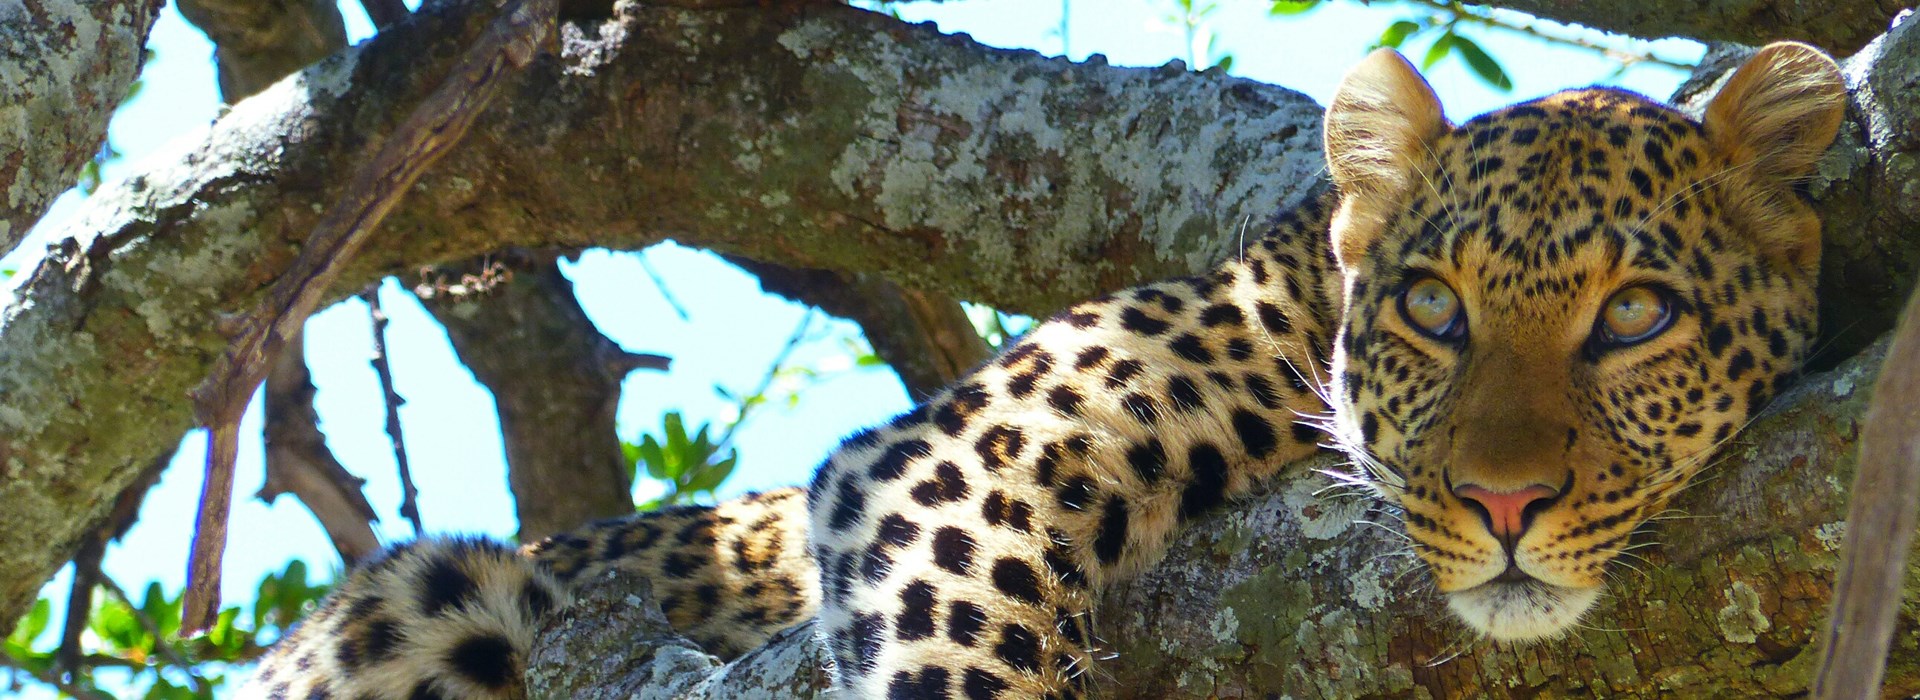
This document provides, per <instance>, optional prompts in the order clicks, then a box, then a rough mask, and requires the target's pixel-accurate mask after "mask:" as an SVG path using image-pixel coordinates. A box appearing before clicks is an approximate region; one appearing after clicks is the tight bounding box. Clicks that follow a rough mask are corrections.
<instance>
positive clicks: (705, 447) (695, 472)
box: [620, 411, 740, 511]
mask: <svg viewBox="0 0 1920 700" xmlns="http://www.w3.org/2000/svg"><path fill="white" fill-rule="evenodd" d="M712 427H713V426H712V424H710V423H706V424H702V425H701V426H700V429H699V430H697V431H695V432H694V433H693V434H692V435H688V434H687V427H686V421H685V419H684V418H683V417H682V416H681V415H680V412H679V411H672V412H669V413H667V415H666V416H665V418H664V420H663V425H662V426H661V429H660V433H659V434H658V436H656V435H652V434H648V435H642V436H640V442H639V443H638V444H635V443H631V442H622V443H620V449H621V451H622V452H624V453H625V454H626V457H627V463H628V476H629V477H638V476H639V472H640V469H641V468H642V467H644V468H645V470H646V475H647V476H648V477H649V478H652V479H657V480H659V481H664V482H666V484H667V492H666V493H664V494H662V495H661V496H660V497H659V498H655V499H653V500H651V501H647V502H645V503H642V504H640V505H639V506H638V509H639V510H643V511H645V510H654V509H657V508H661V507H664V506H670V505H675V504H679V503H686V502H689V501H692V500H693V499H694V498H695V497H697V496H701V495H706V496H709V497H711V496H712V495H713V490H714V489H716V488H719V487H720V484H721V483H722V482H724V481H726V480H727V477H728V476H729V475H731V474H733V468H734V466H735V465H737V464H739V462H740V455H739V454H738V453H737V451H735V450H734V449H732V448H731V447H729V446H727V445H723V444H718V443H715V442H714V441H713V440H712V439H710V438H709V437H708V433H709V432H710V429H711V428H712Z"/></svg>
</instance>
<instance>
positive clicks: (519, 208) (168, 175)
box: [0, 4, 1321, 621]
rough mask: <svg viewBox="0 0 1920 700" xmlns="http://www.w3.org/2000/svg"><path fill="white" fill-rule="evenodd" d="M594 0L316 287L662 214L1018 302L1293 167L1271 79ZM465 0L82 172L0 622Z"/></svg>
mask: <svg viewBox="0 0 1920 700" xmlns="http://www.w3.org/2000/svg"><path fill="white" fill-rule="evenodd" d="M622 8H623V10H622V11H623V12H624V14H623V15H622V16H620V17H619V18H616V19H614V20H611V21H608V22H604V23H599V24H590V25H569V26H568V27H566V29H565V31H564V32H563V38H562V41H561V42H560V44H561V45H560V47H559V53H558V55H554V56H549V57H546V58H543V59H541V60H539V61H537V62H536V63H535V65H533V66H530V67H529V70H527V71H524V72H523V73H522V74H521V76H520V77H519V78H518V79H517V82H515V83H514V84H513V85H512V86H510V87H509V89H508V93H507V94H505V95H503V99H502V100H500V101H499V102H498V103H496V106H495V107H494V108H493V110H492V111H491V113H490V114H488V115H487V116H486V117H484V118H483V120H482V121H481V122H480V123H479V124H478V125H476V126H475V127H474V128H473V130H472V131H471V132H470V133H469V136H468V137H467V139H466V141H465V142H464V143H463V144H462V148H461V149H460V150H459V151H458V152H456V153H454V154H453V155H450V156H449V157H447V158H446V159H445V160H443V161H442V162H441V163H440V164H438V165H437V166H436V169H435V171H434V172H433V173H432V174H430V175H428V176H427V177H426V178H425V179H424V180H422V181H421V183H420V185H419V186H417V187H416V188H414V190H413V192H411V193H410V194H409V196H408V199H407V201H406V202H405V203H404V204H403V206H402V207H401V208H400V209H398V210H397V211H396V212H395V213H394V214H393V215H392V216H390V217H389V218H388V219H387V225H386V226H385V230H384V232H383V233H382V234H380V237H379V238H378V239H377V240H376V242H375V243H374V244H373V245H371V246H369V247H368V248H367V249H366V250H365V251H363V252H362V253H361V255H360V257H359V258H358V260H357V261H356V262H355V263H354V264H353V265H352V268H351V269H350V270H349V271H348V273H347V274H346V275H345V276H344V278H343V279H342V281H341V286H340V291H341V292H342V293H346V292H350V291H354V290H358V289H362V288H364V287H365V285H366V284H368V283H369V282H371V281H372V280H375V279H377V278H379V277H380V276H382V275H385V274H394V273H404V272H408V271H412V270H415V269H418V267H419V266H420V265H422V264H431V263H439V262H448V261H462V260H468V259H472V258H474V257H477V256H479V255H481V254H483V253H487V252H490V251H494V250H500V249H503V248H506V247H509V246H517V247H523V248H546V247H559V248H577V247H586V246H605V247H610V248H615V249H629V250H631V249H638V248H641V247H644V246H647V245H650V244H652V243H655V242H658V241H661V240H664V239H667V238H675V239H678V240H681V241H683V242H686V243H689V244H694V245H703V246H708V247H712V248H715V249H718V250H723V251H726V252H730V253H736V254H740V255H745V256H748V257H755V258H760V259H766V260H776V261H780V262H782V263H784V264H789V265H793V266H798V267H814V268H826V269H838V270H848V271H864V272H873V273H878V274H885V275H889V276H893V277H895V278H904V277H909V276H911V277H912V279H913V281H914V284H913V286H914V287H915V288H918V289H925V290H929V291H939V292H946V293H951V294H953V295H954V296H956V297H959V298H963V299H972V300H979V301H983V302H988V303H992V304H995V305H998V306H1000V307H1002V308H1007V309H1010V310H1015V311H1024V312H1029V313H1045V312H1047V311H1048V310H1050V309H1052V308H1054V307H1056V306H1058V305H1060V304H1063V303H1065V302H1067V301H1069V300H1073V299H1079V298H1084V297H1087V296H1091V295H1094V294H1098V293H1100V292H1103V291H1106V290H1110V289H1113V288H1117V287H1121V286H1125V285H1128V284H1131V283H1135V282H1138V281H1141V280H1145V279H1150V278H1157V277H1166V276H1171V275H1178V274H1185V273H1187V272H1190V271H1193V270H1196V269H1198V268H1200V267H1202V266H1204V265H1205V264H1207V263H1208V262H1209V261H1211V260H1213V259H1216V258H1218V257H1220V256H1222V255H1224V254H1226V252H1227V251H1228V250H1229V249H1230V246H1231V245H1232V244H1233V242H1234V241H1235V240H1237V238H1236V237H1235V236H1234V235H1233V234H1234V232H1236V231H1238V230H1239V229H1240V228H1241V227H1242V226H1243V225H1245V226H1250V227H1252V228H1255V229H1257V228H1258V227H1259V226H1260V222H1261V220H1263V219H1264V218H1265V217H1266V216H1268V215H1269V214H1270V213H1272V212H1273V211H1275V210H1277V209H1280V208H1283V207H1286V206H1289V205H1291V204H1292V203H1294V202H1297V201H1299V200H1301V199H1303V198H1304V197H1306V196H1308V195H1309V193H1310V192H1311V191H1312V190H1314V189H1315V188H1316V187H1317V183H1316V181H1315V179H1314V178H1315V176H1316V175H1317V173H1318V172H1319V170H1320V168H1321V165H1320V161H1319V155H1318V151H1317V142H1318V126H1317V117H1318V108H1317V107H1316V106H1314V105H1313V103H1312V102H1311V101H1309V100H1307V99H1306V98H1304V97H1301V96H1300V95H1298V94H1296V93H1293V92H1290V91H1287V90H1284V89H1280V88H1276V87H1272V86H1267V85H1261V84H1258V83H1254V82H1251V81H1245V80H1239V79H1234V78H1228V77H1225V76H1222V75H1220V74H1217V73H1207V74H1195V73H1190V72H1187V71H1184V70H1182V69H1180V68H1179V67H1178V66H1172V67H1169V68H1165V69H1148V70H1139V69H1118V68H1111V67H1107V66H1102V65H1089V64H1074V63H1070V62H1067V61H1063V60H1050V59H1046V58H1043V57H1041V56H1039V55H1037V54H1033V53H1031V52H1023V51H1000V50H995V49H989V48H985V47H982V46H979V45H978V44H975V43H973V42H971V41H968V40H966V39H964V38H956V37H949V36H944V35H941V34H939V33H938V32H936V31H934V30H933V29H932V28H931V27H915V26H909V25H905V24H902V23H900V22H898V21H895V20H892V19H890V18H887V17H885V16H882V15H875V14H871V13H866V12H861V11H858V10H853V9H851V8H844V7H833V6H812V7H807V8H802V9H795V10H763V9H758V8H747V9H735V10H679V9H671V8H657V7H646V8H642V7H638V6H627V5H623V6H622ZM490 12H491V8H490V7H486V6H484V4H473V5H466V4H445V5H429V6H428V7H427V8H425V9H424V10H423V11H422V12H421V13H420V14H419V15H417V16H416V18H415V19H414V20H413V21H410V22H408V23H406V24H403V25H399V26H396V27H394V28H393V29H392V30H390V31H389V32H383V33H382V34H380V35H379V36H378V37H377V38H375V39H374V40H373V41H371V42H370V43H368V44H363V45H361V46H358V47H355V48H352V49H349V50H348V51H347V52H345V53H343V54H340V55H337V56H335V57H332V58H330V59H327V60H325V61H322V62H320V63H319V64H317V65H315V66H313V67H311V68H309V69H307V70H306V71H304V72H302V73H300V74H298V75H296V76H294V77H292V78H290V79H288V80H285V81H282V82H280V83H278V84H276V85H274V86H273V87H271V88H269V89H267V90H266V91H264V92H262V93H261V94H259V95H257V96H255V97H253V98H250V99H248V100H246V101H244V102H242V103H240V104H238V105H235V106H234V108H233V109H232V110H231V111H230V112H229V113H228V114H227V115H226V116H225V117H224V118H222V119H221V120H220V122H218V123H217V124H215V125H214V126H213V128H212V129H211V131H210V132H209V133H207V134H205V135H204V136H202V137H199V138H198V139H197V140H190V141H188V142H185V143H181V144H178V146H177V148H178V150H177V151H176V152H175V157H173V158H171V159H163V160H162V161H160V162H162V164H161V165H159V166H157V167H155V168H154V169H153V170H150V171H148V172H145V173H141V174H138V175H135V176H133V177H131V178H129V179H127V180H125V181H123V182H120V183H116V184H113V185H110V186H108V187H106V188H104V189H103V190H102V191H101V192H100V193H98V194H96V195H95V196H94V197H92V198H91V199H89V200H88V202H87V204H86V207H85V210H84V211H83V212H82V213H81V214H80V215H79V216H78V217H76V221H77V223H75V224H73V225H72V228H71V229H70V230H69V233H70V234H72V235H74V236H75V241H74V242H72V243H69V244H67V245H66V246H64V247H63V248H62V249H61V250H58V251H56V252H55V253H54V254H53V255H51V256H49V257H48V258H47V260H46V261H45V263H43V264H42V265H41V266H40V267H39V268H38V269H36V270H34V271H32V272H31V273H28V274H29V278H28V280H27V281H26V282H25V284H24V285H23V286H22V288H21V291H20V294H19V296H18V301H17V302H16V303H15V304H14V305H13V306H12V307H11V308H9V309H6V310H5V312H4V323H5V331H4V333H0V502H4V503H6V504H7V507H6V508H4V509H0V620H7V621H10V620H13V619H15V618H16V617H17V616H18V615H19V614H20V612H21V611H23V610H24V609H25V606H26V604H27V603H28V602H29V601H31V599H32V597H33V594H34V592H35V591H36V590H38V588H39V585H40V583H41V582H42V581H45V580H46V579H47V577H49V576H51V575H52V574H53V572H54V571H55V570H56V569H57V568H58V567H59V566H60V564H61V563H62V562H64V561H65V560H66V559H67V557H68V556H69V555H70V554H71V552H72V550H73V547H74V544H75V543H76V542H77V539H76V538H77V537H78V536H79V533H81V532H83V531H85V530H86V529H87V527H88V524H89V523H90V522H93V521H95V520H97V519H98V518H99V517H101V515H102V514H103V513H104V509H105V508H106V504H110V503H112V502H113V499H114V496H115V495H117V494H118V493H119V492H120V491H121V490H123V489H124V488H126V487H127V485H128V484H130V483H132V479H133V477H134V476H135V475H137V474H138V473H139V471H140V469H141V467H143V466H144V465H145V464H146V463H147V461H148V460H149V459H150V457H151V455H152V454H153V453H154V452H156V451H157V449H158V447H157V446H160V445H165V444H169V443H171V442H173V441H175V440H177V439H179V436H180V435H181V434H182V433H184V432H185V431H186V429H187V428H188V427H189V425H190V418H189V416H190V411H189V407H188V403H187V400H186V390H187V389H188V388H189V387H191V386H193V385H194V384H195V383H197V382H198V381H199V380H200V378H201V375H202V373H204V372H205V371H206V368H207V366H208V362H209V360H210V359H211V358H212V357H213V356H214V353H216V352H218V351H219V349H220V348H221V347H222V346H223V344H224V342H225V341H224V339H223V338H222V337H221V336H220V335H219V334H218V333H217V331H216V330H215V328H216V327H217V325H218V324H217V320H218V319H219V317H220V316H221V315H222V314H225V313H230V312H235V311H239V310H243V309H247V308H250V307H251V305H252V303H253V301H254V299H255V295H257V294H258V293H259V292H260V290H261V289H263V288H264V286H265V285H266V284H267V282H268V281H270V280H271V279H272V278H273V277H274V276H275V275H276V274H278V273H279V271H280V270H281V269H282V268H283V267H284V266H285V265H286V264H287V263H288V261H289V260H290V259H291V258H292V255H293V252H294V250H295V248H296V246H298V245H299V242H300V241H301V240H303V239H304V238H305V236H306V234H307V232H308V231H309V230H310V229H311V227H312V226H313V224H314V222H315V221H316V220H317V219H318V217H319V215H320V212H321V211H322V210H323V209H324V208H325V207H326V206H327V205H328V204H329V203H331V202H332V201H333V199H334V197H335V196H336V195H337V193H338V191H339V187H340V186H341V183H344V182H346V181H347V180H348V179H349V178H348V174H349V173H351V172H352V171H353V169H354V168H356V167H357V166H358V165H359V164H360V163H361V162H362V161H363V160H364V159H365V158H366V157H367V154H369V153H371V152H372V150H373V149H374V148H375V147H377V146H378V142H379V140H380V139H381V138H382V137H383V136H384V135H385V134H386V133H388V132H389V131H390V130H391V129H392V128H393V126H394V124H395V122H397V121H398V120H399V119H400V118H401V117H402V116H404V115H405V114H406V112H407V110H409V109H411V107H412V106H413V104H414V103H415V102H416V101H417V100H418V99H419V98H420V96H422V95H424V94H425V93H426V92H427V91H428V90H429V89H431V88H432V87H433V86H435V85H437V84H438V81H439V80H440V79H441V78H442V76H443V75H444V73H445V71H446V70H447V69H448V68H449V66H450V65H451V62H452V60H453V57H454V56H456V55H457V53H458V50H459V49H460V48H461V47H463V46H465V45H466V44H467V43H468V42H469V41H471V37H472V36H473V35H474V34H475V33H476V32H477V31H478V30H479V28H480V27H481V26H483V25H484V23H485V22H486V21H487V20H488V19H489V18H490V14H489V13H490ZM234 546H247V544H246V542H244V541H236V542H235V543H234Z"/></svg>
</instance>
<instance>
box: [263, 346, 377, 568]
mask: <svg viewBox="0 0 1920 700" xmlns="http://www.w3.org/2000/svg"><path fill="white" fill-rule="evenodd" d="M301 346H302V343H301V339H300V338H299V337H295V338H294V339H293V340H292V341H291V342H289V343H288V344H287V348H286V354H284V355H281V356H280V360H279V361H278V362H275V363H274V366H273V371H272V372H270V373H268V374H267V405H266V414H267V425H266V430H265V432H266V438H267V460H266V462H267V467H266V468H267V478H266V482H265V483H264V484H261V486H260V491H259V493H257V494H254V495H255V497H256V498H259V499H260V500H262V501H265V502H268V503H272V502H273V501H274V499H275V498H278V497H279V496H280V494H283V493H291V494H293V495H294V497H295V498H298V499H299V500H300V504H301V505H304V506H306V507H307V510H308V511H310V512H312V513H313V517H314V519H315V520H318V521H320V527H321V528H322V529H324V530H326V532H327V538H328V539H330V540H332V541H333V549H334V551H336V552H339V553H340V558H341V559H342V560H344V561H346V562H347V563H348V564H352V563H353V562H356V561H359V560H361V559H364V558H366V557H367V556H369V555H371V554H373V553H374V552H376V551H378V550H379V549H380V540H379V538H378V537H376V536H375V535H374V534H373V523H374V521H377V520H379V519H380V517H379V516H378V515H377V514H375V513H374V510H373V505H372V504H370V503H368V502H367V497H366V494H364V493H361V491H360V487H361V485H363V484H365V483H366V481H365V480H364V479H360V478H358V477H355V476H354V475H353V474H352V473H351V472H348V471H347V468H346V467H345V466H343V465H341V464H340V460H338V459H336V458H334V456H333V451H332V450H329V449H327V439H326V436H325V435H323V434H321V432H320V427H319V422H320V417H319V415H318V414H316V413H315V412H314V408H313V395H314V386H313V378H312V375H311V374H310V373H308V371H307V358H306V351H305V348H303V347H301Z"/></svg>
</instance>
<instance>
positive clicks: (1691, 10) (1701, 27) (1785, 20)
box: [1474, 0, 1912, 56]
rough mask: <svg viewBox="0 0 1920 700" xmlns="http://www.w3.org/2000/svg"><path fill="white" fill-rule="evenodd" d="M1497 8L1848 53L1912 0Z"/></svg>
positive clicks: (1575, 1) (1508, 4)
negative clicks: (1801, 44) (1790, 41)
mask: <svg viewBox="0 0 1920 700" xmlns="http://www.w3.org/2000/svg"><path fill="white" fill-rule="evenodd" d="M1474 4H1492V5H1496V6H1498V7H1503V8H1506V9H1509V10H1519V11H1521V12H1525V13H1527V14H1530V15H1535V16H1539V17H1545V18H1547V19H1551V20H1554V21H1557V22H1570V23H1578V24H1584V25H1587V26H1589V27H1593V28H1595V29H1604V30H1606V31H1610V32H1619V33H1621V34H1631V35H1633V36H1640V37H1647V38H1650V39H1657V38H1660V37H1669V36H1683V37H1690V38H1694V39H1706V40H1716V41H1732V42H1736V43H1741V44H1754V45H1759V44H1765V43H1767V42H1769V41H1779V40H1782V39H1794V40H1798V41H1804V42H1807V43H1810V44H1814V45H1816V46H1820V47H1822V48H1825V49H1827V50H1828V51H1832V52H1834V53H1836V54H1839V55H1842V56H1844V55H1847V54H1851V53H1853V52H1854V51H1855V50H1857V49H1859V48H1860V47H1861V46H1864V45H1865V44H1866V43H1867V42H1868V41H1869V40H1871V39H1873V38H1874V37H1875V36H1879V34H1880V32H1882V31H1885V30H1886V26H1887V23H1888V22H1891V21H1892V20H1893V16H1894V15H1896V14H1898V13H1899V12H1900V11H1901V10H1903V9H1906V8H1908V7H1911V6H1912V2H1910V0H1818V1H1816V2H1807V1H1806V0H1613V1H1612V2H1581V1H1579V0H1500V1H1499V2H1495V3H1474Z"/></svg>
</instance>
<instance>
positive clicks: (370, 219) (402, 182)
mask: <svg viewBox="0 0 1920 700" xmlns="http://www.w3.org/2000/svg"><path fill="white" fill-rule="evenodd" d="M558 7H559V2H558V0H512V2H510V3H509V4H508V5H507V6H506V7H505V8H504V9H503V10H502V11H501V15H500V17H499V18H498V19H496V20H494V22H493V24H492V25H490V26H488V27H487V30H486V32H485V33H484V34H482V35H481V36H480V39H479V40H478V41H477V42H475V44H474V45H473V47H472V48H469V49H468V50H467V53H466V55H465V56H464V57H463V58H461V60H460V64H459V65H458V66H455V68H454V70H453V72H452V73H451V74H449V75H448V76H447V79H446V80H445V81H444V82H442V83H441V84H440V87H439V88H437V89H435V90H434V92H433V94H432V95H429V96H428V97H427V99H426V100H425V101H423V102H421V103H420V106H419V107H417V108H415V109H414V110H413V113H412V114H410V115H408V116H407V120H406V122H405V123H402V124H401V125H400V127H399V128H397V129H395V130H394V132H393V134H392V136H390V137H389V138H388V139H387V142H386V144H385V145H384V146H382V147H381V149H380V153H379V154H378V155H376V156H374V159H373V160H372V161H371V162H369V163H368V164H367V165H366V166H364V167H362V168H361V169H360V171H359V172H358V173H356V174H355V175H354V178H353V182H351V183H349V184H348V185H347V189H346V192H345V193H344V194H343V195H342V196H341V198H340V201H338V202H335V203H334V205H333V206H332V207H331V208H329V209H328V210H327V214H326V216H325V217H324V218H322V219H321V220H320V224H319V225H318V226H315V227H314V230H313V234H312V235H311V236H310V237H309V238H308V239H307V244H306V245H305V246H303V247H302V248H301V250H300V255H299V256H298V257H296V258H295V259H294V261H293V265H292V266H291V267H289V268H288V269H287V272H286V273H285V274H283V275H281V277H280V279H279V280H277V281H275V282H274V285H273V287H272V288H270V289H268V290H267V296H266V298H265V299H264V300H262V301H261V303H260V306H258V307H257V308H255V309H254V310H253V311H252V312H251V313H249V314H247V315H245V316H240V317H230V318H228V319H226V320H224V321H223V322H222V324H221V326H222V328H221V330H223V331H225V332H226V333H227V334H228V335H229V336H230V337H231V338H232V339H233V340H232V343H231V344H230V345H228V347H227V350H226V352H224V353H222V354H221V355H220V357H219V358H217V359H215V360H214V363H213V368H212V369H211V370H210V371H208V373H207V379H206V380H205V381H204V382H202V383H201V384H200V386H198V387H195V388H194V390H193V392H192V396H193V404H194V418H195V420H196V421H198V422H199V423H200V425H203V426H207V428H208V429H209V433H210V435H209V438H208V440H209V442H210V444H209V446H208V450H207V466H206V483H205V486H204V487H203V488H202V490H201V493H200V512H199V515H198V517H197V518H196V519H195V523H194V533H193V553H192V554H191V555H190V556H189V558H188V560H187V590H186V594H185V598H186V599H185V601H184V604H183V605H182V606H181V613H180V616H181V624H180V633H181V634H182V635H191V634H195V633H198V632H201V631H204V630H206V629H207V628H208V627H211V626H212V625H213V622H214V616H215V614H216V611H217V610H218V608H219V604H220V560H221V557H222V555H223V554H224V553H225V552H224V550H225V549H226V543H227V514H228V511H229V510H230V509H231V508H232V505H233V463H234V457H235V453H236V452H237V451H238V443H239V425H240V416H241V414H243V413H245V412H246V408H247V402H248V400H250V399H251V398H252V397H253V392H254V390H255V389H257V388H258V387H259V386H260V381H261V380H262V379H264V378H265V377H266V375H267V370H268V368H270V367H272V366H273V362H274V360H275V358H277V357H278V356H279V355H280V353H281V352H282V351H283V350H284V349H285V348H286V345H287V342H288V339H290V338H293V337H294V336H295V334H296V333H298V332H299V330H300V327H301V324H303V323H305V322H306V320H307V317H308V316H310V315H312V314H313V310H314V309H315V308H316V307H318V306H319V304H320V302H321V300H322V299H324V298H325V296H326V293H327V289H328V288H329V287H331V286H332V285H333V283H334V281H335V280H337V279H338V278H339V277H340V272H341V271H342V270H343V269H345V267H346V265H347V263H348V262H349V261H351V260H352V259H353V256H354V253H356V252H358V251H359V249H360V247H361V246H362V245H364V244H365V243H366V241H367V238H368V237H369V236H370V235H371V234H372V233H373V230H374V229H375V228H377V227H378V226H379V224H380V220H381V219H383V218H385V217H386V215H387V213H388V212H390V211H392V210H393V207H394V205H395V204H397V203H398V202H399V200H400V197H401V196H403V195H404V194H405V193H406V191H407V189H408V188H410V187H412V186H413V183H414V182H416V181H418V180H419V179H420V175H421V174H422V173H423V172H425V171H426V169H427V167H428V166H430V165H432V164H433V162H434V161H436V160H438V159H439V158H440V156H442V155H445V154H446V152H447V151H448V150H450V149H451V148H452V147H453V146H454V144H456V143H458V142H459V141H460V137H462V136H464V135H465V134H466V133H467V129H468V127H470V126H472V125H473V120H474V118H475V117H477V116H478V115H479V113H480V110H481V108H482V107H484V106H485V105H486V103H487V101H488V100H489V99H491V98H492V97H493V94H494V93H495V92H497V91H498V89H499V85H500V83H501V82H503V81H504V79H505V78H506V77H507V76H508V75H509V74H510V71H509V68H510V67H519V66H524V65H526V64H527V62H529V61H531V60H533V54H534V51H535V50H536V49H537V48H538V47H539V45H540V44H541V43H542V42H543V41H545V40H546V37H547V34H548V33H549V32H550V31H552V29H553V25H554V16H555V13H556V12H557V11H558Z"/></svg>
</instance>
